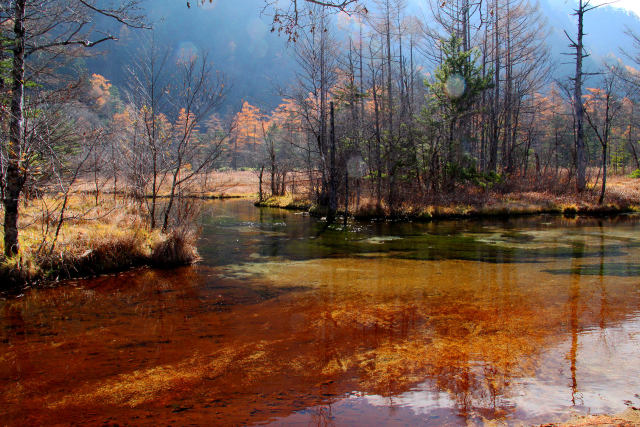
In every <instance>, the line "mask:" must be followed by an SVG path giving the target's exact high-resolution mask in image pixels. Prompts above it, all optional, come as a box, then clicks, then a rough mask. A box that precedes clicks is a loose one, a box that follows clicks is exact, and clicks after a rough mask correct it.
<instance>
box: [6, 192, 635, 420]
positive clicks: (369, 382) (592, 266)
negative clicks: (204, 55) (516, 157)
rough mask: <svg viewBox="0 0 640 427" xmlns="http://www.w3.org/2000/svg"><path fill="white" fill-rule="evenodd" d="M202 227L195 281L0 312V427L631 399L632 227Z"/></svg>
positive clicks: (527, 411)
mask: <svg viewBox="0 0 640 427" xmlns="http://www.w3.org/2000/svg"><path fill="white" fill-rule="evenodd" d="M202 227H203V239H202V242H201V244H200V248H201V249H200V251H201V255H202V256H203V258H204V261H203V263H202V264H200V265H198V266H196V267H193V268H183V269H177V270H167V271H162V270H158V271H154V270H148V269H143V270H138V271H134V272H129V273H126V274H122V275H119V276H117V277H103V278H99V279H94V280H89V281H75V282H70V283H68V284H67V285H65V286H62V287H59V288H55V289H45V290H39V291H31V292H29V293H27V294H26V295H25V296H24V297H22V298H13V299H8V300H6V301H4V302H2V303H0V304H2V305H1V307H0V310H1V313H2V314H1V317H0V361H1V363H0V384H1V385H2V387H1V391H0V405H2V408H3V411H2V412H1V413H0V422H2V423H3V424H40V423H50V422H64V423H69V422H76V423H90V424H97V423H105V422H109V423H114V422H118V423H122V422H128V423H134V424H150V425H151V424H153V425H155V424H159V423H171V422H175V423H177V424H187V423H195V424H227V425H237V424H254V423H268V422H273V423H276V424H296V423H303V424H312V425H334V424H335V425H343V424H363V423H369V424H384V425H407V424H409V425H415V424H416V423H421V424H427V425H443V424H449V425H465V424H468V423H471V424H474V423H482V422H483V421H485V420H498V421H500V420H503V421H509V422H518V421H522V422H527V423H529V422H546V421H552V420H554V419H562V418H566V417H568V416H569V415H571V414H572V413H573V412H579V413H586V412H589V411H591V412H598V411H618V410H620V409H624V401H625V400H628V399H629V400H633V399H634V395H633V393H636V392H637V390H638V387H639V386H640V381H639V380H637V378H640V363H639V362H638V361H637V357H636V355H637V351H638V346H639V343H640V335H639V334H640V316H639V314H640V313H639V310H638V307H640V306H639V304H638V303H639V302H640V292H639V287H638V285H639V280H638V277H639V275H638V274H634V271H635V267H634V266H636V265H637V260H638V259H639V258H638V256H639V255H640V249H639V246H638V243H639V240H638V238H637V236H638V233H637V232H638V228H639V226H638V222H637V220H636V219H635V218H627V219H621V218H618V219H616V220H606V221H602V220H600V221H597V220H586V221H585V220H568V219H561V218H552V217H547V218H542V219H541V218H535V219H518V220H514V221H506V222H500V223H495V222H491V221H480V222H473V221H463V222H451V223H433V224H388V223H374V224H350V225H349V228H348V231H347V232H344V231H341V230H338V229H332V228H327V227H326V226H325V224H323V223H321V222H318V221H315V220H313V219H311V218H309V217H307V216H304V215H299V214H292V213H289V212H285V211H279V210H256V209H254V208H253V207H252V206H251V205H250V204H249V203H248V202H245V201H233V202H215V203H211V204H210V205H209V211H208V212H207V213H206V214H205V215H204V216H203V222H202ZM612 266H615V267H612ZM616 272H624V273H625V274H613V273H616ZM613 366H616V368H613Z"/></svg>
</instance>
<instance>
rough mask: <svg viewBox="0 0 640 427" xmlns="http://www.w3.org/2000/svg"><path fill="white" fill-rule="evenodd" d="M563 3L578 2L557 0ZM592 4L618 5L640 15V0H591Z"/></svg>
mask: <svg viewBox="0 0 640 427" xmlns="http://www.w3.org/2000/svg"><path fill="white" fill-rule="evenodd" d="M556 1H561V2H563V3H569V4H572V3H577V2H576V1H575V0H556ZM591 4H593V5H596V4H609V6H612V7H617V8H620V9H625V10H628V11H631V12H634V13H635V14H636V15H638V16H639V17H640V0H591Z"/></svg>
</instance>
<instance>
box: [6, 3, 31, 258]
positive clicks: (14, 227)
mask: <svg viewBox="0 0 640 427" xmlns="http://www.w3.org/2000/svg"><path fill="white" fill-rule="evenodd" d="M25 4H26V0H16V2H15V15H14V25H13V32H14V35H15V40H14V47H13V65H12V70H11V78H12V79H13V83H12V87H11V119H10V124H9V149H8V150H7V151H8V157H9V158H8V162H7V172H6V174H7V175H6V189H5V195H4V196H5V197H4V200H3V204H4V254H5V255H6V256H7V257H11V256H14V255H17V253H18V250H19V245H18V202H19V200H20V193H21V192H22V189H23V187H24V176H23V175H22V174H21V172H20V158H21V152H22V150H21V143H22V138H23V128H24V117H23V109H24V56H25V28H24V19H25V8H26V6H25Z"/></svg>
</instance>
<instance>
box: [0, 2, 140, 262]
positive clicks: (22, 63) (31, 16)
mask: <svg viewBox="0 0 640 427" xmlns="http://www.w3.org/2000/svg"><path fill="white" fill-rule="evenodd" d="M136 5H137V2H136V1H134V0H128V1H125V2H122V3H120V5H119V6H117V7H115V8H108V7H104V6H101V5H99V3H98V2H97V1H95V0H72V1H64V2H63V1H54V0H12V1H7V2H3V3H2V5H1V6H0V21H2V22H6V23H9V22H12V24H13V25H12V28H11V30H8V29H7V28H6V27H5V26H3V27H2V29H3V37H4V38H5V39H7V40H9V46H10V50H11V52H12V65H11V79H12V83H11V108H10V112H9V137H8V141H7V142H6V144H7V145H6V153H7V166H6V169H5V171H4V176H3V186H4V188H3V196H4V197H3V205H4V210H5V218H4V252H5V255H6V256H14V255H16V254H17V253H18V250H19V245H18V202H19V200H20V196H21V194H22V191H23V189H24V185H25V182H26V178H27V176H28V174H29V170H28V169H27V168H26V167H25V163H24V158H25V156H24V155H25V153H24V148H25V147H24V142H23V141H24V109H25V102H24V99H25V87H26V85H27V82H29V81H31V82H32V81H34V80H38V78H39V77H40V76H41V75H42V71H43V70H44V69H45V68H46V67H45V65H46V64H45V65H43V64H42V60H43V58H51V59H58V58H60V57H64V56H65V55H68V54H73V53H77V49H78V48H88V47H93V46H96V45H98V44H100V43H102V42H105V41H107V40H115V37H114V36H112V35H109V34H106V35H105V34H101V33H99V32H98V31H96V29H95V26H94V25H93V22H94V17H95V16H96V15H101V16H104V17H108V18H110V19H114V20H116V21H118V22H120V23H122V24H124V25H128V26H131V27H138V28H141V27H143V24H142V20H141V18H140V17H139V16H133V14H134V13H135V12H136ZM36 53H39V55H37V59H38V61H40V63H39V64H38V65H39V67H38V68H32V69H30V70H29V71H30V73H27V72H26V70H27V68H29V65H30V62H29V61H30V59H31V58H35V56H34V54H36ZM45 62H46V61H45Z"/></svg>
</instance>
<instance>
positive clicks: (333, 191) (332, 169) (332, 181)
mask: <svg viewBox="0 0 640 427" xmlns="http://www.w3.org/2000/svg"><path fill="white" fill-rule="evenodd" d="M329 110H330V113H329V114H330V115H331V117H330V120H331V123H330V126H331V130H330V138H331V155H330V166H329V175H330V176H329V214H328V216H327V219H328V220H329V222H331V221H333V218H334V217H335V214H336V211H337V210H338V198H337V196H338V195H337V186H338V185H337V184H338V183H337V180H336V178H337V177H336V128H335V118H334V112H333V101H331V102H330V103H329Z"/></svg>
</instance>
